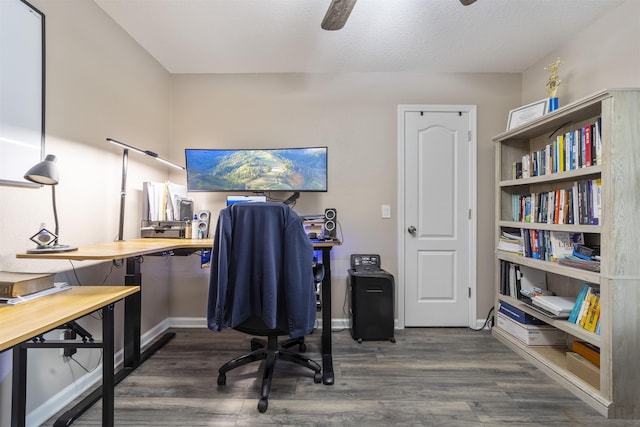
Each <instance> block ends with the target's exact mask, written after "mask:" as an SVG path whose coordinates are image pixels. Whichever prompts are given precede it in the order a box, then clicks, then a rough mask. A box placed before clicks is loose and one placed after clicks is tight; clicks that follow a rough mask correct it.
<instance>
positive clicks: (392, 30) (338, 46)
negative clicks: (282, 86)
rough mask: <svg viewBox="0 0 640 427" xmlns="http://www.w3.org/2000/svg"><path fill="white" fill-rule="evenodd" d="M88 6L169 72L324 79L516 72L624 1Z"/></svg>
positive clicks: (245, 1)
mask: <svg viewBox="0 0 640 427" xmlns="http://www.w3.org/2000/svg"><path fill="white" fill-rule="evenodd" d="M94 1H95V2H96V3H97V4H98V5H99V6H100V7H101V8H102V9H103V10H104V11H105V12H106V13H107V14H109V15H110V16H111V17H112V19H113V20H114V21H115V22H117V23H118V24H119V25H120V26H121V27H122V28H123V29H124V30H125V31H127V32H128V33H129V34H130V35H131V36H132V37H133V38H134V39H135V40H136V41H137V42H138V43H139V44H140V45H141V46H142V47H143V48H144V49H146V50H147V51H148V52H149V53H150V54H151V55H152V56H153V57H154V58H156V59H157V60H158V61H159V62H160V63H161V64H162V65H163V66H164V67H165V68H166V69H167V70H168V71H169V72H171V73H281V72H285V73H286V72H314V73H323V72H378V71H379V72H387V71H408V72H521V71H523V70H525V69H527V68H528V67H529V66H531V65H532V64H534V63H535V62H536V61H538V60H539V59H540V58H542V57H543V56H545V55H547V54H548V53H549V52H551V51H552V50H553V49H555V48H556V47H557V46H559V45H560V44H562V43H563V41H566V40H567V38H569V37H571V35H572V34H574V33H575V32H577V31H579V30H581V29H584V28H585V27H588V26H589V24H590V23H591V22H593V21H594V20H596V19H597V18H598V17H599V16H601V15H602V14H605V13H607V12H608V11H609V10H611V9H613V8H615V7H616V6H618V5H619V4H621V3H622V2H623V1H624V0H477V1H476V3H474V4H472V5H470V6H462V4H461V3H460V1H459V0H359V1H358V3H357V4H356V5H355V8H354V9H353V11H352V13H351V16H350V17H349V20H348V21H347V24H346V25H345V27H344V28H343V29H342V30H339V31H331V32H330V31H325V30H322V29H321V28H320V22H321V21H322V18H323V17H324V14H325V12H326V10H327V8H328V6H329V3H330V0H94ZM633 1H635V0H633Z"/></svg>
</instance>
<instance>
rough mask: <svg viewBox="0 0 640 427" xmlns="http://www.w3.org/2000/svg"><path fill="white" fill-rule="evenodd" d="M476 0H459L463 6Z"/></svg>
mask: <svg viewBox="0 0 640 427" xmlns="http://www.w3.org/2000/svg"><path fill="white" fill-rule="evenodd" d="M475 1H476V0H460V3H462V5H463V6H469V5H470V4H473V3H475Z"/></svg>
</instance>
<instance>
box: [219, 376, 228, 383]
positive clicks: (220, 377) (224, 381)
mask: <svg viewBox="0 0 640 427" xmlns="http://www.w3.org/2000/svg"><path fill="white" fill-rule="evenodd" d="M226 383H227V376H226V375H225V374H220V375H218V385H225V384H226Z"/></svg>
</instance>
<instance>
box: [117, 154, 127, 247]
mask: <svg viewBox="0 0 640 427" xmlns="http://www.w3.org/2000/svg"><path fill="white" fill-rule="evenodd" d="M128 162H129V149H128V148H125V149H124V151H123V152H122V186H121V187H120V220H119V222H118V241H123V240H124V205H125V199H126V198H127V167H128Z"/></svg>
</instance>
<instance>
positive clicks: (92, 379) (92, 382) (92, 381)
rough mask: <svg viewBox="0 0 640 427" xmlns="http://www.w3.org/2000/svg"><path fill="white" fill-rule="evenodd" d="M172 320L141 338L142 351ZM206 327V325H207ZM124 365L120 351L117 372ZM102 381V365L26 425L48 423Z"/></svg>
mask: <svg viewBox="0 0 640 427" xmlns="http://www.w3.org/2000/svg"><path fill="white" fill-rule="evenodd" d="M169 324H170V319H165V320H164V321H162V322H160V323H158V324H157V325H156V326H154V327H153V328H151V329H150V330H149V331H147V332H146V333H144V334H143V335H142V336H141V337H140V346H141V347H142V349H144V348H146V347H148V346H149V345H150V344H152V343H153V341H154V340H155V339H156V338H158V337H159V336H160V335H161V334H162V333H163V332H164V331H166V330H167V328H169ZM205 325H206V323H205ZM123 363H124V351H123V350H120V351H118V352H117V353H116V354H115V355H114V367H115V369H116V371H117V370H118V369H119V368H120V367H121V366H122V365H123ZM101 381H102V364H100V366H98V367H97V368H96V369H94V370H93V371H91V372H89V373H87V374H85V375H83V376H81V377H79V378H77V379H76V380H75V381H74V382H73V383H72V384H69V385H68V386H67V387H65V388H63V389H62V390H60V391H59V392H58V393H56V394H55V395H53V396H52V397H51V398H49V399H48V400H47V401H46V402H44V403H43V404H42V405H40V406H38V407H37V408H34V409H33V410H32V411H30V412H29V413H28V414H27V417H26V425H28V426H39V425H42V424H44V423H45V422H47V420H48V419H49V418H51V417H52V416H54V415H55V414H56V413H58V412H59V411H61V410H62V409H64V408H65V407H67V406H69V405H70V404H71V402H73V401H74V400H75V399H77V398H78V397H79V396H81V395H82V394H83V393H85V392H86V391H88V390H91V389H92V388H93V387H95V386H96V385H98V384H99V383H100V382H101Z"/></svg>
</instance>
